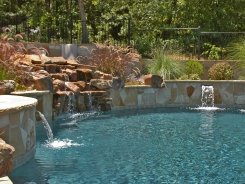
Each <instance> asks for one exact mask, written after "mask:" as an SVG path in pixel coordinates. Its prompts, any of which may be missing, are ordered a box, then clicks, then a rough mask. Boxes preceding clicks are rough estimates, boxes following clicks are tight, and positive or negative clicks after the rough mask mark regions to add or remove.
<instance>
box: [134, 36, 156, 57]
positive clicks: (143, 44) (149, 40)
mask: <svg viewBox="0 0 245 184" xmlns="http://www.w3.org/2000/svg"><path fill="white" fill-rule="evenodd" d="M134 46H135V49H136V50H137V51H138V52H139V53H140V54H141V55H142V56H144V57H151V55H152V49H153V47H154V36H153V35H147V36H144V37H136V40H135V44H134Z"/></svg>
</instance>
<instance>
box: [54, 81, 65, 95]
mask: <svg viewBox="0 0 245 184" xmlns="http://www.w3.org/2000/svg"><path fill="white" fill-rule="evenodd" d="M53 88H54V92H57V91H65V88H66V87H65V82H64V81H62V80H59V79H55V80H54V81H53Z"/></svg>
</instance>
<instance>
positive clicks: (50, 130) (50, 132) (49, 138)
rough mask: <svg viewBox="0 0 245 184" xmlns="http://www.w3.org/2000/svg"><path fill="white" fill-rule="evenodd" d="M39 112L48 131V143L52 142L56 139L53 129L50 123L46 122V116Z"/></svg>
mask: <svg viewBox="0 0 245 184" xmlns="http://www.w3.org/2000/svg"><path fill="white" fill-rule="evenodd" d="M37 112H38V114H39V116H40V118H41V119H42V123H43V126H44V128H45V130H46V133H47V137H48V141H52V140H53V138H54V135H53V132H52V129H51V128H50V126H49V123H48V121H47V120H46V118H45V116H44V115H43V114H42V113H41V112H39V111H37Z"/></svg>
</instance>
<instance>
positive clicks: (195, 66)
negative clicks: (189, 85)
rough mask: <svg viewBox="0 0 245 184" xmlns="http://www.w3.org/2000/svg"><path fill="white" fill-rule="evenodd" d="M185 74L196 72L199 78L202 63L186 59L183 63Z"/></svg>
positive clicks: (201, 71) (201, 72)
mask: <svg viewBox="0 0 245 184" xmlns="http://www.w3.org/2000/svg"><path fill="white" fill-rule="evenodd" d="M185 74H187V75H188V76H190V75H193V74H196V75H197V76H198V77H199V78H200V76H201V75H202V74H203V65H202V64H201V63H199V62H198V61H187V63H186V64H185Z"/></svg>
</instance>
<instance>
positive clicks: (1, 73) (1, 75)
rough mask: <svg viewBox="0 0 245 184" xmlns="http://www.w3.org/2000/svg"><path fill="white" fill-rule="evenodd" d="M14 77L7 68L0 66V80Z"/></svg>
mask: <svg viewBox="0 0 245 184" xmlns="http://www.w3.org/2000/svg"><path fill="white" fill-rule="evenodd" d="M12 79H14V77H13V75H11V74H10V73H9V72H8V70H7V69H5V68H4V67H2V66H0V81H1V80H12Z"/></svg>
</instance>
